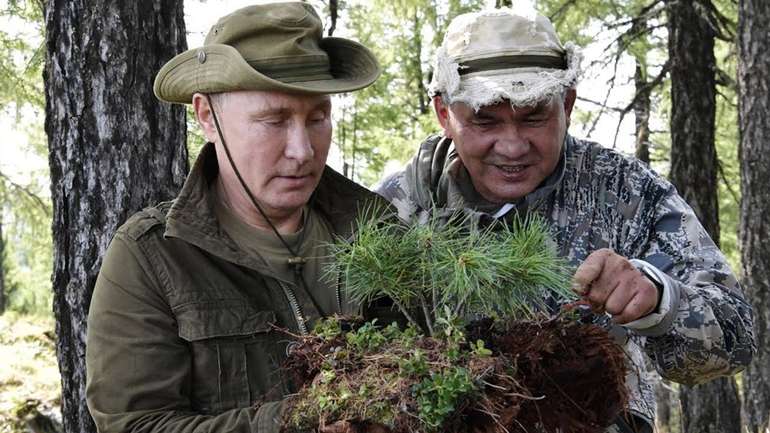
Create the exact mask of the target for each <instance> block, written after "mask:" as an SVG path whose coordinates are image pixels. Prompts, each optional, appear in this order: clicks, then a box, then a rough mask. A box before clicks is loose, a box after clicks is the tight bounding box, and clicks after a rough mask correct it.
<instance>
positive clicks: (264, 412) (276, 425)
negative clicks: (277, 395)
mask: <svg viewBox="0 0 770 433" xmlns="http://www.w3.org/2000/svg"><path fill="white" fill-rule="evenodd" d="M284 406H285V405H284V400H279V401H269V402H267V403H263V404H262V405H261V406H259V409H258V410H257V431H256V432H254V433H279V432H280V431H281V425H282V424H283V410H284Z"/></svg>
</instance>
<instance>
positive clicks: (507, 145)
mask: <svg viewBox="0 0 770 433" xmlns="http://www.w3.org/2000/svg"><path fill="white" fill-rule="evenodd" d="M529 148H530V142H529V139H528V138H527V137H526V136H525V135H524V134H522V132H521V130H520V129H519V128H518V127H517V126H516V125H512V124H507V125H505V127H504V128H503V129H502V130H501V131H500V134H499V135H498V137H497V140H495V151H496V152H497V153H498V154H499V155H501V156H504V157H506V158H509V159H517V158H520V157H522V156H524V155H526V154H527V153H528V152H529Z"/></svg>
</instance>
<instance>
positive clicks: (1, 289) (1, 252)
mask: <svg viewBox="0 0 770 433" xmlns="http://www.w3.org/2000/svg"><path fill="white" fill-rule="evenodd" d="M7 303H8V300H7V298H6V294H5V237H3V213H2V209H0V314H3V313H5V307H6V304H7Z"/></svg>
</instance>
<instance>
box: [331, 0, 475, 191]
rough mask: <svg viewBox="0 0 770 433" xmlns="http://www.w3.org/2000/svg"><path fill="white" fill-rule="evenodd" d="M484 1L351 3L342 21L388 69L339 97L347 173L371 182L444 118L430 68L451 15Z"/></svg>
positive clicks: (338, 126)
mask: <svg viewBox="0 0 770 433" xmlns="http://www.w3.org/2000/svg"><path fill="white" fill-rule="evenodd" d="M482 3H483V2H482V1H481V0H462V1H461V0H450V1H437V0H397V1H385V0H376V1H372V2H347V3H345V4H344V5H343V6H341V13H342V14H344V16H342V17H341V20H342V21H344V23H345V24H344V25H345V26H346V27H347V28H348V29H349V30H350V36H351V37H352V38H354V39H356V40H358V41H359V42H361V43H363V44H364V45H366V46H367V47H369V48H370V49H372V51H373V52H374V53H375V55H376V56H377V59H378V60H379V61H380V65H381V66H382V67H383V72H382V75H381V76H380V78H379V79H378V80H377V81H376V82H375V83H374V84H373V85H372V86H370V87H368V88H366V89H364V90H363V91H359V92H355V93H353V94H350V95H347V96H346V97H345V98H342V99H340V100H339V104H338V105H339V107H340V108H339V111H338V113H337V114H335V116H336V119H335V122H336V123H335V143H336V144H337V146H338V147H339V149H340V151H341V152H342V156H343V159H344V169H343V172H344V174H345V175H347V176H348V177H350V178H352V179H355V180H357V181H359V182H361V183H363V184H365V185H372V184H373V183H375V182H376V181H377V180H379V179H380V178H381V177H382V174H383V172H384V170H385V169H386V165H388V164H393V163H398V164H399V165H400V164H402V163H404V162H405V161H406V160H407V159H408V158H409V157H411V156H412V155H413V153H414V150H415V149H416V148H417V146H418V145H419V143H420V142H421V141H422V140H423V139H424V138H425V137H426V136H427V135H429V134H430V133H432V132H434V131H436V130H437V128H438V125H437V122H436V120H435V118H434V116H433V112H432V109H431V101H430V98H429V95H428V94H427V90H426V88H427V84H428V81H429V69H430V63H431V62H432V55H433V51H434V50H435V48H436V47H437V45H438V43H439V42H440V40H441V38H442V37H443V31H444V29H445V27H446V25H447V24H448V22H449V20H450V19H451V18H453V17H454V16H456V15H458V14H459V13H463V12H467V11H470V10H474V9H478V8H480V7H481V5H482Z"/></svg>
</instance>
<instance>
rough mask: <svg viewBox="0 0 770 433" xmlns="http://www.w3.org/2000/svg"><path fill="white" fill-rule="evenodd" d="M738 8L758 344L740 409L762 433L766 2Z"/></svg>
mask: <svg viewBox="0 0 770 433" xmlns="http://www.w3.org/2000/svg"><path fill="white" fill-rule="evenodd" d="M739 8H740V9H739V20H738V52H739V61H738V62H739V63H738V83H739V85H738V87H739V101H738V106H739V109H738V112H739V125H740V135H741V142H740V152H739V153H740V160H741V247H742V248H741V257H742V263H743V287H744V290H745V291H746V297H747V298H748V299H749V300H750V301H751V304H752V307H753V309H754V332H755V333H756V335H755V336H756V340H757V348H758V351H757V354H756V355H755V356H754V360H753V362H752V363H751V364H750V365H749V367H748V369H747V370H746V372H745V373H744V376H743V387H744V390H743V391H744V394H743V396H744V399H743V402H744V403H743V404H744V405H743V413H744V420H745V422H746V426H747V428H748V431H749V432H750V433H760V432H762V433H764V432H766V431H768V429H769V428H770V420H769V419H768V417H770V317H769V316H770V292H769V291H770V218H768V215H770V188H768V179H770V88H769V87H770V37H768V32H767V23H768V22H770V3H768V2H767V1H766V0H741V2H740V4H739Z"/></svg>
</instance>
